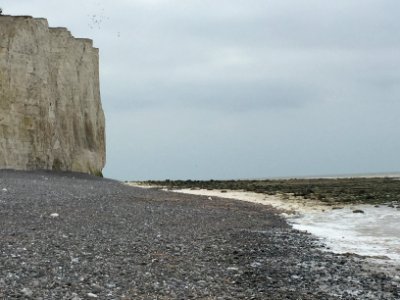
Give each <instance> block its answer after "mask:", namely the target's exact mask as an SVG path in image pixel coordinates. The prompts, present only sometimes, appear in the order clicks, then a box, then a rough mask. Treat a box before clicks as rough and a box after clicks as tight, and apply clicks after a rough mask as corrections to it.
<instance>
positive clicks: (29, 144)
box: [0, 16, 105, 174]
mask: <svg viewBox="0 0 400 300" xmlns="http://www.w3.org/2000/svg"><path fill="white" fill-rule="evenodd" d="M98 60H99V55H98V49H96V48H94V47H93V44H92V41H91V40H89V39H78V38H74V37H73V36H72V35H71V34H70V32H69V31H68V30H67V29H65V28H49V26H48V23H47V20H45V19H37V18H32V17H26V16H18V17H16V16H0V168H12V169H20V170H21V169H22V170H31V169H49V170H65V171H77V172H85V173H91V174H100V173H101V170H102V169H103V167H104V164H105V138H104V127H105V120H104V113H103V110H102V107H101V101H100V90H99V68H98Z"/></svg>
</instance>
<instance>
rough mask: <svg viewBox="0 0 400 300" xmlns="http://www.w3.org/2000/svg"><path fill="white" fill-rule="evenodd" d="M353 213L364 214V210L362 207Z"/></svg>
mask: <svg viewBox="0 0 400 300" xmlns="http://www.w3.org/2000/svg"><path fill="white" fill-rule="evenodd" d="M353 213H354V214H363V213H364V211H363V210H361V209H355V210H353Z"/></svg>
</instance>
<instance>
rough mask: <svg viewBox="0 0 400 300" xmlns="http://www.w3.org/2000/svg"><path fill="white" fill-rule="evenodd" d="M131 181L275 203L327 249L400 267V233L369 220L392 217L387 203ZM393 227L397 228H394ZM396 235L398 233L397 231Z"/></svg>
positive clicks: (160, 187)
mask: <svg viewBox="0 0 400 300" xmlns="http://www.w3.org/2000/svg"><path fill="white" fill-rule="evenodd" d="M128 184H129V185H131V186H136V187H144V188H156V189H161V190H163V191H168V192H174V193H183V194H191V195H198V196H206V197H209V198H208V199H209V200H214V198H226V199H232V200H239V201H244V202H250V203H255V204H261V205H267V206H271V207H273V208H275V209H277V211H278V213H279V215H280V216H282V217H284V218H285V219H286V220H287V222H288V223H289V224H290V225H291V226H292V227H293V228H294V229H298V230H301V231H303V232H308V233H311V234H313V235H315V236H316V237H317V238H318V239H320V240H321V241H322V242H323V244H324V245H325V247H322V248H321V250H323V251H331V252H333V253H337V254H345V253H354V254H356V255H361V256H364V257H368V258H369V259H371V260H372V261H373V262H375V263H378V264H392V265H395V266H400V251H398V249H400V235H398V236H397V237H396V238H393V236H390V235H389V236H385V234H384V233H385V232H384V231H383V230H382V229H381V228H379V224H378V225H376V226H375V227H373V226H372V225H369V224H368V223H369V222H366V220H368V218H373V220H371V221H370V222H371V223H376V222H381V219H382V218H388V216H391V215H390V213H392V214H393V213H396V212H395V211H394V210H392V209H385V207H383V206H380V207H374V205H368V204H358V205H354V204H341V205H339V204H338V205H336V206H331V205H328V204H326V203H324V202H322V201H318V200H310V199H307V200H305V199H302V198H300V197H295V196H293V195H288V194H286V195H285V194H278V195H265V194H260V193H254V192H248V191H243V190H217V189H213V190H207V189H199V188H192V189H189V188H186V189H170V188H165V187H162V186H143V185H142V184H138V183H128ZM354 211H360V212H362V214H357V213H354ZM397 211H398V210H397ZM397 215H398V217H399V218H400V213H398V214H397V213H396V215H395V216H392V219H395V217H397ZM341 220H344V221H341ZM386 223H387V222H386ZM386 226H388V225H387V224H386ZM395 226H396V225H394V226H393V227H395ZM399 226H400V224H399ZM371 227H372V228H371ZM391 230H392V231H393V232H394V231H395V230H394V229H393V228H391ZM375 232H376V233H375ZM393 234H394V235H396V233H393ZM393 240H394V241H393ZM382 241H386V243H387V244H386V245H385V244H383V243H382Z"/></svg>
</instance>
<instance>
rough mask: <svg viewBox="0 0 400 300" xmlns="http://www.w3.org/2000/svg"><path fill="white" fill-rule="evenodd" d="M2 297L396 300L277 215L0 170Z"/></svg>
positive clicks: (382, 283)
mask: <svg viewBox="0 0 400 300" xmlns="http://www.w3.org/2000/svg"><path fill="white" fill-rule="evenodd" d="M0 240H1V243H0V298H1V299H73V300H79V299H278V300H279V299H400V277H399V276H398V275H397V274H398V272H399V271H400V270H399V269H398V268H396V266H385V267H383V266H380V265H376V264H373V263H372V262H370V260H368V258H366V257H363V256H359V255H354V254H349V253H347V254H335V253H332V252H329V251H323V250H321V247H322V246H321V244H320V242H319V241H318V240H317V239H315V237H313V236H312V235H310V234H307V233H305V232H301V231H299V230H296V229H293V228H292V227H291V226H290V225H289V224H288V223H287V221H286V220H285V219H284V218H283V217H282V216H280V215H279V212H278V210H277V209H275V208H273V207H271V206H266V205H260V204H256V203H246V202H241V201H235V200H231V199H224V198H218V199H212V198H211V199H210V198H209V197H207V196H197V195H187V194H178V193H172V192H167V191H161V190H158V189H144V188H139V187H131V186H127V185H125V184H123V183H121V182H118V181H114V180H109V179H102V178H98V177H93V176H88V175H82V174H76V173H54V172H19V171H9V170H3V171H0Z"/></svg>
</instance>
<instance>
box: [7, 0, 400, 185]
mask: <svg viewBox="0 0 400 300" xmlns="http://www.w3.org/2000/svg"><path fill="white" fill-rule="evenodd" d="M107 2H108V3H107ZM107 2H106V1H92V0H85V1H75V0H69V1H42V0H36V1H35V0H29V1H28V0H18V1H16V0H9V1H1V2H0V6H2V7H3V10H4V13H9V14H23V15H33V16H35V17H46V18H47V19H48V20H49V24H50V26H53V27H55V26H63V27H68V29H69V30H70V31H71V32H72V34H73V35H74V36H76V37H89V38H92V39H93V40H94V44H95V46H96V47H99V48H100V73H101V92H102V102H103V108H104V110H105V114H106V122H107V124H106V125H107V165H106V168H105V170H104V171H105V172H104V173H105V176H107V177H111V178H116V179H127V180H142V179H167V178H169V179H178V178H179V179H211V178H213V179H226V178H265V177H278V176H302V175H325V174H352V173H371V172H372V173H373V172H394V171H400V159H399V154H400V134H399V133H400V34H399V32H400V1H398V0H375V1H372V0H335V1H324V0H296V1H294V0H292V1H288V0H213V1H211V0H180V1H174V0H170V1H168V0H114V1H107Z"/></svg>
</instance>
